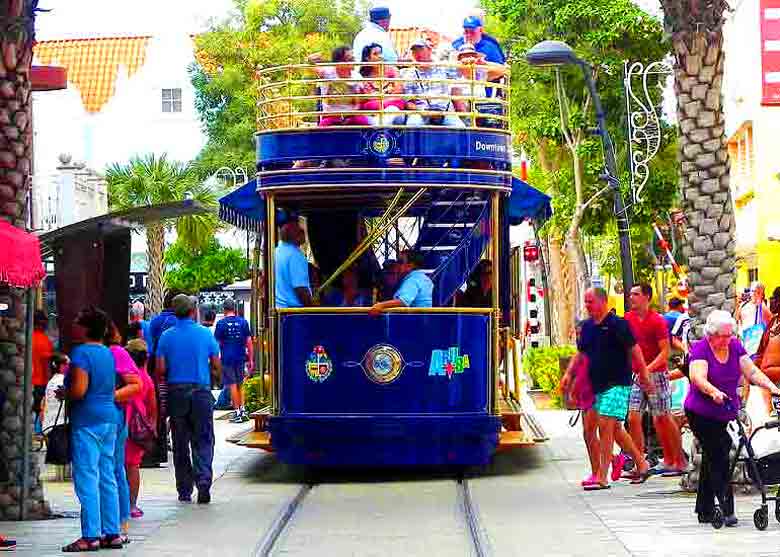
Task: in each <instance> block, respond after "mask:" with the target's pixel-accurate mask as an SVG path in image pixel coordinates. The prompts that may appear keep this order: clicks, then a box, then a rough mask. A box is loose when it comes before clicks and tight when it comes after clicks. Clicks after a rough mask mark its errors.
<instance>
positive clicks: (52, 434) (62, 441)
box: [43, 401, 72, 466]
mask: <svg viewBox="0 0 780 557" xmlns="http://www.w3.org/2000/svg"><path fill="white" fill-rule="evenodd" d="M64 404H65V401H60V407H59V408H58V409H57V417H56V418H54V425H53V426H51V427H49V428H47V429H46V431H44V432H43V433H44V436H45V437H46V464H58V465H60V466H64V465H65V464H70V461H71V456H72V453H71V446H70V424H69V423H68V418H67V416H65V415H64V414H63V412H62V407H63V405H64ZM60 414H63V422H62V423H59V421H60Z"/></svg>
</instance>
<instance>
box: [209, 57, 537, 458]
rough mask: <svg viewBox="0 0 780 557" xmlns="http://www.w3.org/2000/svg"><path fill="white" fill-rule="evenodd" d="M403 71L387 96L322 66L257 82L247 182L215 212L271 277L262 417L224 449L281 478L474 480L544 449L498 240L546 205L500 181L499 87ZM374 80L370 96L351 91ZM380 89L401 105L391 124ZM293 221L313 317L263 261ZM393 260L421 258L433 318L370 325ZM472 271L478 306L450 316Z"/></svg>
mask: <svg viewBox="0 0 780 557" xmlns="http://www.w3.org/2000/svg"><path fill="white" fill-rule="evenodd" d="M378 64H379V65H380V66H382V65H383V63H378ZM333 65H334V64H331V65H330V66H333ZM406 65H407V66H408V67H409V68H412V69H414V70H415V74H414V75H415V77H414V78H410V77H404V76H409V75H410V74H409V73H408V71H406V72H405V71H404V70H402V71H401V73H400V77H399V76H398V75H397V74H395V77H394V78H393V79H392V81H393V83H394V84H395V85H393V84H390V83H388V82H389V81H391V79H390V78H387V77H373V78H355V77H353V76H350V77H349V78H348V79H343V78H339V77H338V75H336V74H335V73H331V74H328V73H327V72H323V71H322V65H314V66H307V65H294V66H284V67H278V68H271V69H267V70H264V71H262V72H260V75H259V78H260V81H261V84H260V99H259V102H258V124H259V131H258V133H257V134H256V145H257V175H256V180H253V181H251V182H249V183H248V184H247V185H245V186H244V187H242V188H240V189H238V190H236V191H234V192H232V193H231V194H229V195H228V196H226V197H225V198H223V199H222V200H221V216H222V218H223V219H224V220H226V221H228V222H231V223H233V224H235V225H237V226H242V227H245V228H248V229H254V230H256V231H257V232H258V234H259V235H260V236H261V237H262V243H263V246H264V250H263V251H264V255H263V268H264V270H265V273H264V275H265V277H266V280H264V281H260V280H256V281H255V283H254V285H255V288H256V289H257V295H258V296H257V298H258V299H261V300H263V301H264V302H263V303H262V304H258V307H260V308H261V310H260V311H261V315H260V317H259V319H258V338H259V341H258V344H259V345H260V346H263V345H265V346H267V347H268V349H267V351H266V353H265V357H266V358H267V361H266V365H264V366H262V368H266V369H265V371H266V372H267V373H268V376H269V378H270V380H269V400H270V405H269V407H268V408H267V409H265V410H264V411H261V412H258V413H256V414H255V415H254V418H255V431H253V432H251V433H249V434H247V435H244V436H240V437H237V438H236V439H234V440H235V441H237V442H239V443H240V444H243V445H245V446H249V447H259V448H264V449H267V450H272V451H274V452H276V453H277V454H278V456H279V458H280V459H281V460H282V461H284V462H287V463H292V464H305V465H320V466H342V465H360V466H365V465H479V464H484V463H486V462H488V461H489V460H490V458H491V457H492V455H493V454H494V453H495V452H496V451H497V450H498V449H501V448H511V447H516V446H522V445H528V444H533V443H534V442H539V441H543V440H544V438H545V436H544V432H543V431H542V430H541V428H539V426H538V424H537V423H536V422H535V420H534V418H533V405H532V403H531V402H530V399H529V398H528V397H527V394H525V391H524V385H523V380H522V377H521V374H520V372H519V371H518V369H517V365H516V363H517V361H518V355H517V354H516V353H515V352H514V351H513V350H510V348H511V347H512V345H513V343H512V339H513V337H514V335H513V331H512V330H511V327H510V318H509V308H510V297H511V296H512V295H519V293H518V292H514V293H513V292H512V290H514V287H513V286H514V283H513V282H512V281H511V280H510V274H511V273H510V261H509V259H510V258H509V226H510V225H511V224H517V223H519V222H520V221H522V220H524V219H543V218H546V216H547V215H548V213H549V199H548V198H546V196H544V195H543V194H540V193H539V192H537V191H536V190H533V188H530V187H529V186H528V185H527V184H525V183H523V182H521V181H520V180H518V179H517V178H515V177H513V175H512V153H513V149H512V144H511V135H510V132H509V129H508V128H509V126H508V113H509V110H508V100H507V96H508V84H507V82H506V80H507V79H508V78H507V77H504V78H503V79H501V80H497V81H493V82H491V83H490V86H489V88H486V87H485V81H484V80H485V77H484V75H483V76H480V75H479V73H478V72H475V71H473V69H472V68H464V67H463V66H458V65H441V67H442V68H444V69H443V70H441V71H438V72H432V71H431V68H432V67H433V66H434V65H433V64H413V63H409V64H406ZM415 66H419V67H415ZM381 69H382V71H380V72H378V75H380V76H384V75H385V73H386V72H385V71H384V68H381ZM407 70H408V68H407ZM417 70H420V71H417ZM421 72H422V73H423V76H424V77H422V78H421V77H420V74H421ZM413 80H414V81H416V88H415V89H414V90H412V89H409V88H404V82H407V83H408V82H410V81H413ZM371 81H374V82H379V83H378V86H377V87H375V88H374V92H373V93H366V92H365V89H360V88H359V87H355V85H354V84H355V83H356V82H357V83H360V82H371ZM398 83H401V85H400V86H399V85H398ZM432 84H433V85H432ZM388 85H390V86H394V87H395V89H392V88H391V87H388ZM434 86H435V87H434ZM389 90H393V91H395V92H394V93H392V95H393V97H394V99H401V101H402V102H401V103H400V104H399V103H398V102H397V101H396V102H394V103H393V104H394V105H395V107H394V109H392V110H391V109H390V108H389V106H390V103H389V102H387V101H388V95H389V93H387V91H389ZM486 90H488V91H490V93H491V96H487V95H486V94H485V91H486ZM366 100H372V101H374V103H373V104H371V105H366V104H365V103H364V101H366ZM432 100H433V101H435V102H434V103H432V102H430V101H432ZM376 101H378V102H376ZM421 102H422V103H425V104H422V105H421ZM366 106H371V107H373V108H374V110H371V109H369V108H365V107H366ZM399 106H400V107H401V108H400V109H399ZM442 106H443V107H444V108H443V109H442ZM334 107H338V108H337V109H336V108H334ZM410 115H416V116H415V118H416V119H414V120H412V119H410V118H409V116H410ZM355 116H358V117H359V118H353V117H355ZM324 122H327V125H324ZM411 122H415V124H416V125H410V123H411ZM453 123H454V124H453ZM292 221H295V222H300V223H302V224H303V225H304V226H305V228H306V230H307V235H308V245H307V246H305V249H306V251H307V252H308V253H307V255H308V256H309V260H310V261H312V262H316V266H314V265H312V273H313V275H312V295H313V297H314V299H315V300H317V299H319V304H316V305H313V306H309V307H293V308H289V307H287V308H281V307H277V304H276V301H275V296H274V293H275V280H276V276H275V275H276V272H275V270H276V269H275V266H276V263H277V262H276V261H275V258H274V247H275V246H276V245H277V241H278V237H279V226H281V225H282V224H283V223H285V222H292ZM405 250H413V251H415V252H417V253H419V254H422V256H424V265H422V267H423V268H424V271H425V272H426V273H427V276H428V277H429V278H430V280H431V281H432V282H433V304H432V307H398V308H393V309H390V310H387V311H384V312H382V313H381V314H379V315H374V314H370V313H369V309H370V308H369V307H368V306H369V305H370V304H371V303H373V302H375V301H379V300H381V299H382V296H383V295H384V296H390V297H392V290H391V291H389V293H388V292H387V291H386V290H384V291H383V288H382V284H381V283H382V280H381V279H382V278H383V277H385V278H386V274H385V275H383V273H382V269H383V267H384V268H385V269H386V268H387V267H388V265H391V264H392V261H394V260H397V259H398V258H399V257H400V256H401V254H402V252H404V251H405ZM484 260H488V261H489V262H490V264H491V265H492V270H493V272H492V275H491V276H490V279H489V280H490V284H489V285H483V286H484V288H483V291H485V292H487V293H488V294H487V297H486V299H485V300H484V303H481V304H480V305H479V306H478V307H468V306H467V307H463V304H462V303H460V302H458V300H459V299H461V298H462V296H461V294H462V292H463V290H464V285H465V284H466V282H467V280H468V279H469V277H470V275H472V273H473V272H474V270H475V269H476V268H477V266H478V265H480V262H481V261H484ZM345 272H354V273H356V274H357V275H359V277H358V280H359V281H360V283H361V286H365V287H366V289H367V290H366V291H367V292H368V297H369V298H370V302H369V303H368V304H365V305H359V306H358V305H355V306H349V305H346V304H344V303H343V298H342V303H340V304H339V305H338V306H336V305H329V302H328V295H327V293H328V291H329V289H330V288H332V287H333V286H334V285H336V286H337V285H338V284H339V283H340V280H341V279H342V277H343V275H344V273H345ZM314 273H317V274H319V275H321V280H320V281H317V280H315V279H314ZM317 282H319V283H320V284H316V283H317ZM515 332H516V331H515ZM262 368H261V369H262Z"/></svg>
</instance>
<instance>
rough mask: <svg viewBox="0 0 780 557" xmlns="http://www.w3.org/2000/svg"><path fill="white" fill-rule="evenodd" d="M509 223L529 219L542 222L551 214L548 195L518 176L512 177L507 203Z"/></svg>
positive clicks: (518, 222)
mask: <svg viewBox="0 0 780 557" xmlns="http://www.w3.org/2000/svg"><path fill="white" fill-rule="evenodd" d="M507 212H508V215H509V224H520V223H522V222H523V221H524V220H527V219H530V220H534V221H537V222H539V223H543V222H544V221H546V220H547V219H549V218H550V217H551V216H552V206H551V205H550V196H549V195H547V194H545V193H542V192H540V191H539V190H537V189H535V188H532V187H531V186H529V185H528V184H526V183H525V182H523V181H522V180H520V179H519V178H512V193H511V194H510V195H509V203H508V204H507Z"/></svg>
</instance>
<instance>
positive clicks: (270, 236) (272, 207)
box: [265, 193, 278, 415]
mask: <svg viewBox="0 0 780 557" xmlns="http://www.w3.org/2000/svg"><path fill="white" fill-rule="evenodd" d="M265 226H266V242H265V257H266V259H265V260H266V266H265V268H266V273H265V283H266V284H267V285H268V287H267V289H266V292H267V293H268V294H267V298H266V307H267V308H268V376H269V382H270V384H269V391H270V393H271V414H274V415H275V414H276V411H277V409H278V406H277V397H278V393H277V385H278V381H277V366H276V362H277V361H278V354H277V353H276V348H277V347H276V334H277V330H276V323H277V319H278V316H277V313H276V295H275V292H276V280H275V275H274V273H275V272H276V269H275V265H274V253H275V250H276V203H275V199H274V195H273V194H272V193H270V194H268V196H267V197H266V218H265Z"/></svg>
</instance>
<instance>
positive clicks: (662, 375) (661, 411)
mask: <svg viewBox="0 0 780 557" xmlns="http://www.w3.org/2000/svg"><path fill="white" fill-rule="evenodd" d="M650 380H651V381H652V382H653V385H654V386H655V392H654V393H653V394H651V395H649V394H647V393H645V392H644V391H643V390H642V387H641V386H640V385H639V382H638V381H636V380H634V384H633V385H632V386H631V399H630V400H629V403H628V410H629V411H630V412H641V411H642V410H643V408H644V407H645V405H647V407H649V409H650V415H651V416H665V415H667V414H671V412H672V387H671V385H670V384H669V374H668V373H667V372H666V371H658V372H654V373H651V374H650Z"/></svg>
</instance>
